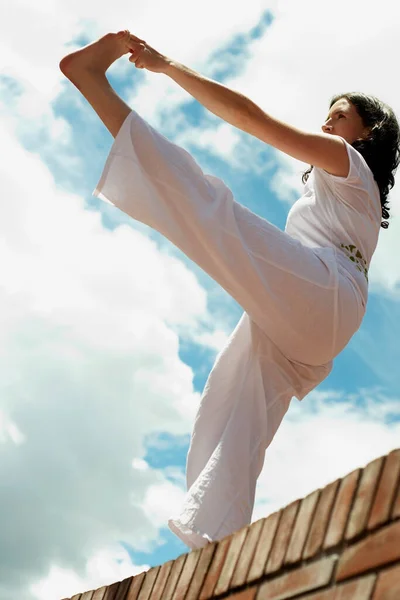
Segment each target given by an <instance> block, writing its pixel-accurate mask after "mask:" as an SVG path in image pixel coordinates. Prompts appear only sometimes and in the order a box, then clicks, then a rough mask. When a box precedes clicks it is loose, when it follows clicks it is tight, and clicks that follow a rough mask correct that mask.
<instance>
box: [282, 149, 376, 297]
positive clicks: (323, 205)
mask: <svg viewBox="0 0 400 600" xmlns="http://www.w3.org/2000/svg"><path fill="white" fill-rule="evenodd" d="M341 139H342V140H343V142H344V144H345V146H346V149H347V153H348V156H349V160H350V168H349V173H348V175H347V177H339V176H336V175H331V174H330V173H327V172H326V171H324V170H323V169H320V168H317V167H314V168H313V170H312V172H311V174H310V175H309V178H308V181H307V183H306V184H305V188H304V194H303V196H302V197H301V198H300V199H299V200H297V201H296V202H295V203H294V205H293V206H292V208H291V210H290V211H289V214H288V217H287V221H286V227H285V231H286V232H287V233H288V234H289V235H290V236H291V237H293V238H296V239H298V240H299V241H301V242H302V243H303V244H304V245H305V246H309V247H313V248H315V247H322V248H324V247H331V248H334V249H335V250H336V256H337V260H338V262H339V263H340V264H341V265H342V266H343V267H344V268H345V269H346V271H347V272H348V274H349V275H350V276H351V278H352V279H353V280H354V283H355V284H356V286H357V287H358V289H359V292H360V294H361V296H362V298H363V300H364V302H365V304H366V302H367V296H368V268H369V265H370V262H371V258H372V255H373V253H374V251H375V248H376V245H377V243H378V237H379V232H380V228H381V227H380V225H381V218H382V207H381V202H380V195H379V188H378V185H377V183H376V181H375V179H374V176H373V174H372V171H371V169H370V168H369V167H368V165H367V163H366V162H365V159H364V158H363V157H362V156H361V154H360V153H359V152H358V151H357V150H356V149H355V148H353V146H351V145H350V144H349V143H348V142H347V141H346V140H345V139H344V138H341Z"/></svg>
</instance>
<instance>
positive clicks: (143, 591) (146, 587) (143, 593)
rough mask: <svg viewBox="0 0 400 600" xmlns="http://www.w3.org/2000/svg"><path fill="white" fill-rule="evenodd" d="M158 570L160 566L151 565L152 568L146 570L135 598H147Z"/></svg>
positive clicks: (142, 599)
mask: <svg viewBox="0 0 400 600" xmlns="http://www.w3.org/2000/svg"><path fill="white" fill-rule="evenodd" d="M159 570H160V567H153V568H152V569H149V570H148V571H146V576H145V578H144V582H143V585H142V587H141V588H140V592H139V595H138V598H137V600H149V598H150V596H151V592H152V590H153V586H154V582H155V580H156V579H157V575H158V572H159Z"/></svg>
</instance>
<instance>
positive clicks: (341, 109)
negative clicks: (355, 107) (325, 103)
mask: <svg viewBox="0 0 400 600" xmlns="http://www.w3.org/2000/svg"><path fill="white" fill-rule="evenodd" d="M342 112H344V110H343V108H336V109H335V110H334V111H333V113H332V114H334V115H335V114H337V113H342ZM328 119H329V114H328V116H327V117H326V119H325V120H326V121H327V120H328Z"/></svg>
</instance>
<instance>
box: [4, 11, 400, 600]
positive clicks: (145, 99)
mask: <svg viewBox="0 0 400 600" xmlns="http://www.w3.org/2000/svg"><path fill="white" fill-rule="evenodd" d="M321 4H322V5H323V4H324V3H320V4H316V3H313V2H311V0H310V1H309V2H308V1H307V2H304V3H303V4H302V5H301V9H300V7H299V5H298V4H295V3H293V2H290V1H288V2H280V3H279V6H278V4H277V3H275V2H271V3H261V2H260V3H259V2H257V1H254V2H250V3H249V6H248V10H247V11H246V14H243V12H242V11H240V10H239V9H237V8H234V7H232V6H231V5H230V4H229V5H228V3H225V2H221V5H220V6H218V7H217V6H215V7H214V6H213V5H211V3H210V6H209V7H208V5H207V6H204V7H203V9H201V8H200V7H196V9H195V10H196V11H198V12H196V14H195V20H196V19H197V21H196V22H193V20H192V19H189V17H188V16H186V17H184V18H187V19H188V21H187V23H186V27H185V28H184V30H182V29H180V28H179V27H178V24H177V19H174V18H173V16H172V15H175V14H181V13H180V12H179V11H181V10H183V9H182V6H183V5H182V6H181V4H180V2H179V1H178V0H176V1H175V2H174V3H173V7H172V8H170V12H169V14H165V15H164V13H163V11H164V10H166V9H165V7H163V5H161V4H159V3H158V2H155V3H154V5H152V10H153V11H154V10H156V11H158V13H159V21H160V23H155V22H154V21H155V20H154V19H152V16H151V11H150V9H146V8H141V9H140V10H139V11H138V14H132V8H131V6H130V5H129V4H128V3H125V2H122V1H119V0H118V2H115V6H114V13H113V14H112V15H110V14H108V9H102V11H103V12H101V13H100V14H99V15H97V16H96V18H94V17H93V6H92V3H91V2H90V1H89V0H83V1H82V2H81V3H80V7H79V10H78V14H75V13H72V12H71V9H70V8H69V7H68V6H67V5H65V6H64V4H62V5H60V6H61V8H59V9H57V10H59V14H58V13H57V15H56V14H55V13H54V11H53V8H54V6H55V5H53V3H52V2H49V3H48V6H46V7H42V8H41V9H36V8H32V7H29V8H28V5H25V4H24V3H23V2H18V3H16V8H15V12H14V13H13V14H11V13H10V15H9V17H8V18H9V19H10V22H9V23H8V24H7V30H5V33H4V36H3V41H2V42H1V43H2V49H3V56H5V57H6V61H5V63H6V64H5V67H4V68H3V69H2V71H1V73H0V132H1V134H2V135H1V139H2V140H3V141H2V143H3V145H4V148H3V156H5V158H6V160H5V161H4V162H3V165H2V181H3V188H4V193H3V194H2V199H1V210H2V220H1V221H2V224H1V225H0V243H1V250H2V255H3V257H4V262H3V267H2V268H3V276H2V283H1V284H0V306H1V309H2V310H1V311H0V313H1V317H0V319H1V325H0V331H2V333H1V334H0V351H1V352H2V356H3V358H4V360H3V361H2V366H0V444H1V445H2V449H3V452H2V454H1V457H0V475H1V477H2V480H3V481H7V482H8V485H7V490H5V491H4V490H3V491H0V514H2V515H3V518H4V515H6V518H7V528H6V529H5V530H6V533H9V534H10V536H9V537H7V535H5V536H2V537H3V539H2V541H1V542H0V559H1V560H0V564H1V565H2V566H1V567H0V574H1V577H0V579H1V581H2V583H1V584H0V600H9V599H10V598H12V597H21V598H24V600H35V599H37V600H51V599H52V598H60V597H66V596H72V595H73V594H75V593H77V592H80V591H84V590H86V589H93V588H95V587H99V586H100V585H104V584H107V583H112V582H113V581H115V580H118V579H122V578H124V577H128V576H129V575H131V574H134V573H136V572H140V571H143V570H145V569H147V568H149V567H150V566H154V565H157V564H161V563H163V562H164V561H166V560H170V559H172V558H175V557H176V556H178V555H179V554H182V553H183V552H186V551H187V550H188V549H187V547H186V546H185V545H184V544H182V543H181V542H180V540H178V539H177V538H176V537H175V536H174V535H173V534H172V533H171V532H170V531H169V529H168V528H167V526H166V520H167V517H168V516H169V514H170V512H171V511H172V510H173V511H174V512H175V510H176V506H177V505H178V504H179V502H181V501H182V499H183V494H184V491H185V481H184V470H185V461H186V453H187V450H188V446H189V440H190V432H191V427H192V424H193V419H194V416H195V413H196V408H197V405H198V402H199V399H200V395H201V392H202V389H203V387H204V384H205V381H206V378H207V376H208V373H209V371H210V369H211V367H212V365H213V362H214V359H215V356H216V354H217V352H218V350H219V349H220V348H221V347H222V346H223V344H224V343H225V341H226V339H227V336H228V335H229V334H230V332H231V331H232V329H233V328H234V327H235V325H236V323H237V321H238V319H239V317H240V315H241V312H242V311H241V308H240V307H239V306H238V305H237V304H236V303H235V302H234V301H233V300H232V298H230V297H229V296H228V295H227V294H226V292H225V291H224V290H222V289H221V288H219V286H218V285H217V284H216V283H215V282H214V281H213V280H212V279H211V278H210V277H208V276H207V275H206V274H205V273H203V272H202V271H201V270H200V269H199V268H198V267H197V266H196V265H194V264H193V263H192V262H191V261H189V260H188V259H187V258H186V257H185V256H184V255H183V254H182V252H180V251H179V250H178V249H176V248H175V247H173V246H172V245H171V244H170V243H169V242H168V241H166V240H165V239H163V238H162V237H161V236H160V235H159V234H158V233H156V232H154V231H152V230H150V229H149V228H148V227H146V226H144V225H142V224H139V223H136V222H134V221H133V220H132V219H130V218H128V217H127V216H126V215H124V214H123V213H122V212H120V211H118V210H117V209H115V208H114V207H112V206H109V205H106V204H104V203H103V202H102V201H101V200H98V199H96V198H94V197H93V196H92V191H93V189H94V187H95V185H96V183H97V181H98V179H99V177H100V174H101V171H102V167H103V165H104V162H105V159H106V157H107V154H108V151H109V149H110V146H111V143H112V139H111V136H110V134H109V133H108V132H107V131H106V129H105V128H104V126H103V125H102V124H101V122H100V121H99V120H98V118H97V117H96V115H95V114H94V113H93V112H92V110H91V109H90V107H89V106H88V105H87V103H86V102H85V101H84V100H83V99H82V98H81V97H80V96H79V93H78V92H77V91H76V90H75V88H73V86H72V85H71V84H69V83H68V82H67V81H65V80H63V78H62V76H61V74H60V73H59V72H58V68H57V65H58V60H59V58H61V56H62V55H63V54H65V52H66V51H67V50H66V46H67V44H71V43H72V47H76V46H78V45H81V44H83V43H86V42H88V41H90V40H91V39H93V38H94V37H96V36H97V35H99V34H101V33H103V32H105V31H107V30H108V29H111V30H113V29H116V30H118V29H119V28H121V27H129V28H130V29H131V30H132V31H133V32H135V33H137V35H143V36H144V37H146V38H147V39H148V40H149V42H150V43H151V44H152V45H154V46H155V47H159V48H160V50H162V51H165V52H166V53H169V54H171V55H174V56H176V57H177V59H178V60H181V61H182V62H184V63H185V64H188V66H191V67H192V68H196V69H198V70H199V71H200V72H202V73H204V74H206V75H207V76H209V77H213V78H216V79H218V80H219V81H221V82H223V83H225V84H226V85H230V86H231V87H234V88H235V89H239V90H240V91H242V92H243V93H245V94H247V95H248V96H249V97H250V98H251V99H253V100H254V101H256V102H258V103H259V104H260V105H261V106H262V107H263V108H264V109H265V110H266V111H267V112H268V111H270V112H271V114H274V115H275V116H277V117H279V118H282V119H284V120H287V121H288V122H291V123H293V124H295V125H297V126H299V127H303V128H304V129H310V130H318V128H319V126H320V123H321V121H322V119H323V118H324V117H325V113H326V110H327V106H328V103H329V98H330V97H331V96H332V95H333V94H334V93H336V92H337V91H339V90H340V91H343V90H347V89H355V88H358V89H363V90H365V91H370V92H371V93H374V94H375V95H377V96H379V97H382V99H384V100H385V101H387V102H388V103H389V104H391V106H392V107H393V108H394V109H395V111H396V112H397V114H400V99H399V96H398V93H397V91H396V84H395V83H391V82H390V78H388V77H387V76H386V75H385V72H386V73H387V72H393V69H394V68H395V67H396V66H397V65H396V62H395V58H394V57H393V56H392V54H393V52H391V50H392V49H393V47H394V46H393V45H394V43H395V40H396V37H395V31H396V28H395V27H394V26H393V23H397V24H398V23H399V21H400V18H399V13H398V12H394V11H396V10H398V9H395V8H393V7H392V5H390V11H392V12H389V5H388V10H386V11H382V12H380V14H379V15H374V19H375V21H374V26H375V30H374V33H375V36H377V38H378V39H379V41H380V42H381V43H379V44H378V43H375V44H374V46H373V49H372V48H371V43H370V39H369V37H368V36H369V34H368V27H367V26H365V27H364V28H363V30H362V31H360V30H359V28H358V14H359V10H360V6H358V5H359V3H358V2H356V3H354V7H353V6H352V7H351V8H349V7H348V5H347V4H346V3H344V4H343V7H342V8H344V7H346V15H347V20H346V21H344V22H343V23H342V24H341V29H340V28H338V24H337V21H336V19H333V18H329V19H326V17H325V14H324V10H323V7H321ZM356 4H357V7H356V6H355V5H356ZM52 7H53V8H52ZM207 8H209V9H210V10H211V9H212V10H213V11H214V13H213V14H214V19H213V20H212V22H211V21H210V20H209V19H208V17H207ZM337 9H338V11H339V12H340V10H341V3H339V4H338V6H337ZM26 10H28V12H29V11H30V12H29V15H30V19H31V22H32V21H34V22H35V24H36V26H37V32H38V33H39V34H40V33H41V35H39V37H37V34H36V36H34V37H29V36H30V35H32V34H31V33H30V31H28V30H27V31H26V32H25V35H26V36H27V38H26V39H27V45H28V47H30V48H32V52H31V55H30V56H27V55H26V53H24V52H22V51H21V49H20V48H19V45H18V44H17V43H16V41H15V39H14V38H15V36H14V37H13V36H12V35H9V34H8V32H9V31H13V29H14V30H15V27H16V25H17V22H18V19H19V18H20V16H21V15H22V14H23V13H25V11H26ZM46 11H47V12H46ZM146 11H147V12H146ZM167 12H168V11H167ZM182 14H183V15H185V14H186V13H182ZM126 15H127V16H126ZM307 15H308V16H307ZM125 16H126V17H125ZM122 17H124V18H126V20H125V21H122ZM370 18H372V17H370V16H365V19H370ZM13 19H14V20H13ZM323 19H324V21H323V22H324V35H322V34H321V27H320V25H321V22H322V20H323ZM121 21H122V23H121ZM161 22H164V23H165V22H167V23H168V25H169V27H168V31H167V32H166V31H165V28H162V27H161ZM136 24H137V27H136ZM221 24H223V25H224V26H222V25H221ZM4 27H5V26H4ZM366 30H367V31H366ZM349 32H351V34H352V35H351V36H349ZM42 38H45V39H46V40H47V43H48V47H47V49H46V48H44V49H43V48H42V42H41V40H42ZM71 40H72V42H71ZM153 40H154V41H153ZM285 40H290V42H291V43H289V42H288V41H286V42H285ZM332 40H334V41H335V44H336V47H337V48H338V51H335V52H334V51H332ZM316 42H318V44H319V51H318V53H316V52H315V43H316ZM291 48H294V49H295V50H296V52H293V50H291ZM0 49H1V48H0ZM360 55H362V56H363V57H364V59H363V61H362V62H360V60H359V57H360ZM343 57H347V61H346V60H344V58H343ZM349 57H350V58H351V62H349V60H348V59H349ZM379 57H381V60H383V58H382V57H384V61H383V64H385V65H386V67H385V69H382V71H383V72H382V73H381V72H380V71H379V72H378V71H376V70H373V72H374V78H371V66H373V65H374V64H375V61H379ZM390 61H392V62H390ZM355 62H357V64H358V65H359V68H358V70H357V72H355V71H354V68H353V67H352V65H353V64H354V63H355ZM391 69H392V71H391ZM110 80H111V82H112V84H113V85H114V86H115V87H116V89H117V91H118V92H119V93H120V94H121V95H122V96H123V97H124V98H125V99H126V101H128V102H129V103H130V104H131V105H132V106H133V107H134V108H136V109H137V110H138V111H139V112H140V114H142V116H143V117H144V118H146V119H148V120H149V122H151V124H152V125H154V126H155V127H157V128H158V129H159V130H160V131H161V132H162V133H164V135H166V136H167V137H169V138H170V139H172V140H173V141H175V142H176V143H180V144H181V145H183V146H184V147H185V148H186V149H187V150H189V151H190V152H191V153H192V154H193V156H194V157H195V158H196V160H197V161H198V162H199V164H200V165H201V166H202V168H203V170H205V171H206V172H209V173H212V174H213V175H216V176H218V177H221V178H222V179H223V180H224V181H225V182H226V183H227V185H228V186H229V187H230V188H231V189H232V191H233V193H234V195H235V197H236V199H237V200H238V201H239V202H241V203H243V204H244V205H246V206H247V207H248V208H249V209H251V210H252V211H254V212H256V213H257V214H259V215H261V216H262V217H264V218H266V219H268V220H270V221H271V222H272V223H274V224H275V225H276V226H278V227H280V228H281V229H283V228H284V225H285V220H286V215H287V212H288V210H289V208H290V205H291V204H292V203H293V202H294V201H295V200H296V198H298V197H300V195H301V173H302V171H303V170H304V169H305V168H306V167H307V165H304V164H301V163H299V162H298V161H294V160H293V159H289V158H287V157H285V156H283V155H279V153H277V152H275V151H274V150H273V149H271V148H269V147H267V146H266V145H264V144H262V143H261V142H259V141H258V140H255V139H252V138H250V136H248V135H246V134H243V133H241V132H239V131H237V130H234V129H233V128H231V127H230V126H227V125H226V124H224V123H222V121H220V120H218V119H216V118H215V117H213V116H212V115H210V114H209V113H207V112H206V111H205V110H204V109H203V108H202V107H201V106H199V104H198V103H197V102H195V101H193V99H191V98H190V97H189V96H188V95H187V94H186V93H184V92H181V91H180V90H179V89H177V86H176V85H175V84H172V83H171V82H170V81H168V79H167V78H166V77H164V76H157V74H148V75H146V74H145V73H143V72H136V70H135V68H134V67H133V66H132V65H130V64H129V63H127V62H126V60H125V62H123V61H121V62H120V63H118V64H117V65H116V66H115V67H113V69H112V70H111V71H110ZM391 197H392V204H393V207H394V208H393V211H392V212H393V215H394V217H393V220H392V223H391V226H390V228H389V230H388V232H386V231H382V234H381V240H380V242H379V248H378V250H377V253H376V255H375V257H374V259H373V265H372V268H371V277H370V279H371V293H370V297H369V303H368V310H367V314H366V316H365V319H364V321H363V324H362V326H361V328H360V330H359V331H358V332H357V333H356V335H355V336H354V338H353V339H352V340H351V342H350V343H349V345H348V346H347V348H346V349H345V350H344V351H343V352H342V353H341V354H340V356H339V357H337V359H336V361H335V365H334V369H333V371H332V373H331V374H330V376H329V377H328V378H327V379H326V380H325V381H324V382H323V383H322V384H321V385H320V386H319V387H318V389H317V390H315V391H314V392H312V393H311V394H310V395H309V396H308V397H307V398H306V399H304V400H303V402H301V403H299V402H297V401H296V400H293V401H292V406H291V407H290V410H289V412H288V414H287V415H286V417H285V419H284V422H283V424H282V426H281V428H280V430H279V431H278V433H277V435H276V437H275V439H274V441H273V443H272V444H271V446H270V448H269V449H268V451H267V456H266V461H265V465H264V469H263V472H262V474H261V476H260V479H259V482H258V487H257V497H256V506H255V510H254V514H253V520H256V519H257V518H260V517H261V516H265V515H266V514H269V513H270V512H272V511H274V510H276V509H278V508H280V507H282V506H284V505H285V504H287V503H289V502H291V501H292V500H294V499H296V498H298V497H302V496H305V495H306V494H307V493H309V492H311V491H312V490H314V489H315V488H316V487H322V486H323V485H326V484H327V483H329V482H330V481H333V480H334V479H335V478H337V477H342V476H343V475H345V474H346V473H347V472H349V471H351V470H352V469H354V468H356V467H359V466H363V465H364V464H366V463H367V462H369V461H370V460H372V459H373V458H375V457H377V456H379V455H381V454H386V453H387V452H389V451H390V450H391V449H393V448H395V447H398V446H400V402H399V383H400V374H399V370H398V364H399V360H400V351H399V345H398V339H399V337H400V325H399V323H400V295H399V282H400V264H399V261H398V256H399V252H400V242H399V239H400V235H399V234H400V225H399V217H398V216H397V215H399V214H400V211H399V210H398V209H396V202H397V204H398V203H399V202H400V197H399V192H398V189H397V188H396V187H395V188H394V189H393V191H392V194H391ZM396 211H397V214H396ZM22 499H24V503H22ZM19 504H21V509H20V510H21V511H23V514H24V516H23V517H21V518H19V519H18V522H17V520H15V521H14V517H13V514H14V512H15V506H19ZM21 514H22V513H21ZM38 524H40V527H39V526H38ZM12 537H13V540H14V541H13V543H12V539H11V538H12ZM15 540H16V542H15ZM18 540H19V541H20V543H18ZM22 543H23V545H24V549H25V550H24V552H22V551H21V547H22ZM4 557H6V559H4V560H3V558H4Z"/></svg>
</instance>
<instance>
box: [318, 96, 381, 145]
mask: <svg viewBox="0 0 400 600" xmlns="http://www.w3.org/2000/svg"><path fill="white" fill-rule="evenodd" d="M321 129H322V131H323V132H324V133H328V134H330V135H339V136H340V137H342V138H344V139H345V140H346V142H348V143H349V144H352V143H353V142H355V141H356V140H357V139H360V138H364V137H366V136H367V135H368V131H369V129H368V128H367V127H365V125H364V123H363V122H362V119H361V117H360V115H359V114H358V112H357V109H356V107H355V106H354V104H352V103H351V102H349V101H348V100H347V99H346V98H340V100H337V102H335V104H333V105H332V107H331V109H330V111H329V114H328V116H327V118H326V121H325V123H324V124H323V125H322V127H321Z"/></svg>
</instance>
